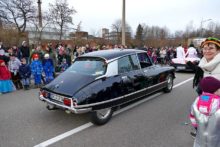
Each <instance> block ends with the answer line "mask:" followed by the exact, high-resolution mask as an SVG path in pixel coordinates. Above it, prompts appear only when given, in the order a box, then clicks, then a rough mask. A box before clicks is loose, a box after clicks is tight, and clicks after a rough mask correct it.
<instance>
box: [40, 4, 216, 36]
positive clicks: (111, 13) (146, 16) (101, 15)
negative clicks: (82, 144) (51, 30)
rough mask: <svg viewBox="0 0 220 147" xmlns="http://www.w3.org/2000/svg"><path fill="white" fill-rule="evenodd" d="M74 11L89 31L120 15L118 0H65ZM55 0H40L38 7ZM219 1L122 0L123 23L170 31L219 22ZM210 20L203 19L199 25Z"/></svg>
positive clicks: (134, 29)
mask: <svg viewBox="0 0 220 147" xmlns="http://www.w3.org/2000/svg"><path fill="white" fill-rule="evenodd" d="M67 1H68V3H69V5H70V6H73V7H74V9H75V10H76V11H77V13H76V14H75V15H73V22H74V24H78V23H79V22H80V21H81V22H82V24H81V26H82V30H83V31H88V32H90V33H92V32H97V31H99V30H101V28H109V29H111V25H112V24H113V23H114V22H115V21H116V20H118V19H121V16H122V0H67ZM53 2H55V0H42V9H47V8H48V3H53ZM219 7H220V0H126V22H127V23H128V24H129V25H130V26H131V27H132V30H133V32H135V31H136V28H137V26H138V24H139V23H141V24H142V23H145V24H146V25H149V26H152V25H154V26H155V25H156V26H160V27H164V26H166V27H167V28H168V29H169V30H170V31H171V32H172V33H173V32H174V31H176V30H185V27H186V25H188V24H189V23H190V22H193V26H194V27H195V28H198V27H199V26H200V25H201V22H202V21H204V20H207V19H212V20H211V21H212V22H215V23H219V21H220V9H219ZM211 21H206V22H205V21H204V22H203V27H207V24H208V23H209V22H211Z"/></svg>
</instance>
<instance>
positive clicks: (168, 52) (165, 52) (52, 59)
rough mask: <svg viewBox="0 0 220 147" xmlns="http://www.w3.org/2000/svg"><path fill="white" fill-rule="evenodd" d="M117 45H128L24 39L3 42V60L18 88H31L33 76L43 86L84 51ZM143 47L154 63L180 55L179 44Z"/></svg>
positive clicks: (112, 47)
mask: <svg viewBox="0 0 220 147" xmlns="http://www.w3.org/2000/svg"><path fill="white" fill-rule="evenodd" d="M117 48H120V49H124V48H128V47H127V46H123V45H114V46H112V45H102V46H101V45H96V46H89V45H88V44H86V45H84V46H74V47H72V46H71V45H68V44H62V43H58V44H56V45H54V44H52V43H48V44H47V45H46V46H45V45H37V46H35V45H31V48H30V47H29V46H28V44H27V42H26V41H23V42H22V44H21V46H20V47H18V46H15V45H14V46H12V47H5V46H4V45H3V43H2V42H0V60H3V61H4V63H5V66H6V67H7V68H8V70H9V71H10V73H11V80H12V82H13V83H14V85H15V88H16V89H29V85H30V84H31V81H32V80H31V79H33V80H34V85H35V87H40V86H41V85H42V84H46V83H48V82H50V81H51V80H53V78H54V77H55V76H56V73H57V72H63V71H65V70H66V69H67V68H68V67H69V66H70V65H71V63H72V61H73V60H74V59H75V58H76V57H78V56H80V55H82V54H85V53H88V52H92V51H97V50H107V49H117ZM129 48H130V47H129ZM139 49H141V50H145V51H147V54H148V55H149V57H150V59H151V61H152V62H153V63H154V64H169V63H170V62H171V59H172V58H176V56H177V52H176V47H161V48H154V47H148V46H144V47H143V48H139ZM0 74H2V73H0ZM0 80H1V79H0ZM0 92H1V91H0Z"/></svg>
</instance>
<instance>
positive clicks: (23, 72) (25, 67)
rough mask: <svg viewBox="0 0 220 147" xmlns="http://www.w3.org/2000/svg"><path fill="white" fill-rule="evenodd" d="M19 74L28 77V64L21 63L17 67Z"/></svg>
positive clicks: (29, 69)
mask: <svg viewBox="0 0 220 147" xmlns="http://www.w3.org/2000/svg"><path fill="white" fill-rule="evenodd" d="M19 75H20V77H21V78H22V79H26V78H30V76H31V68H30V66H29V65H28V64H21V66H20V67H19Z"/></svg>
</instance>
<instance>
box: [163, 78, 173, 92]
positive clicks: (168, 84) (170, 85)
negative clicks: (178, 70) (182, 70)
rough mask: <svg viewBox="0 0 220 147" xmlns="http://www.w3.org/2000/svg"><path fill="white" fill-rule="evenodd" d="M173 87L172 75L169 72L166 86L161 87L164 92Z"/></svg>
mask: <svg viewBox="0 0 220 147" xmlns="http://www.w3.org/2000/svg"><path fill="white" fill-rule="evenodd" d="M172 89H173V76H172V75H171V74H169V75H168V76H167V86H166V87H165V88H164V89H163V91H164V92H170V91H171V90H172Z"/></svg>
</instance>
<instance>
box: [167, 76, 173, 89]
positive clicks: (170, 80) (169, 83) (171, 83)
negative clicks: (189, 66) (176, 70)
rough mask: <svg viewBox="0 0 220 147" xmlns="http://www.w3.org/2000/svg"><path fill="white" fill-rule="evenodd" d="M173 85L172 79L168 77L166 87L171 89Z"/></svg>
mask: <svg viewBox="0 0 220 147" xmlns="http://www.w3.org/2000/svg"><path fill="white" fill-rule="evenodd" d="M172 86H173V81H172V77H170V76H169V77H168V80H167V87H168V89H171V88H172Z"/></svg>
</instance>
